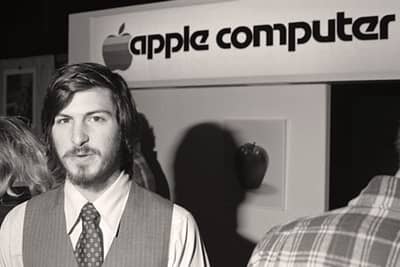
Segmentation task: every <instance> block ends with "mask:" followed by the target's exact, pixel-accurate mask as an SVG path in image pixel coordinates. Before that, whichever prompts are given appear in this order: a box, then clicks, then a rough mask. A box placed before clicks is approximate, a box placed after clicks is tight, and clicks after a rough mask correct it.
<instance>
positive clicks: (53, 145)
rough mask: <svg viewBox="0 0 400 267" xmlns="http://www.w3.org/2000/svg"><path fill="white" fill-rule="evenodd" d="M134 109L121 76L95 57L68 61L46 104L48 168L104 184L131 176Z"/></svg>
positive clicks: (82, 182) (55, 79) (44, 124)
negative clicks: (89, 60) (91, 60)
mask: <svg viewBox="0 0 400 267" xmlns="http://www.w3.org/2000/svg"><path fill="white" fill-rule="evenodd" d="M136 127H137V125H136V109H135V106H134V103H133V99H132V96H131V93H130V91H129V88H128V86H127V84H126V82H125V81H124V80H123V78H122V77H121V76H120V75H119V74H117V73H114V72H112V71H111V70H110V69H108V68H107V67H105V66H103V65H100V64H96V63H81V64H72V65H67V66H64V67H62V68H60V69H59V70H57V71H56V73H55V75H54V76H53V79H52V80H51V82H50V84H49V86H48V88H47V94H46V97H45V100H44V105H43V110H42V128H43V129H42V130H43V134H44V140H45V142H46V144H47V145H48V147H47V149H48V158H49V168H50V170H51V171H52V172H53V173H54V175H55V176H56V178H57V179H58V180H62V179H64V178H65V177H68V179H70V181H71V182H72V183H74V184H77V185H79V186H82V187H90V188H92V187H95V186H98V185H103V184H104V183H105V182H106V181H107V180H108V178H109V177H111V176H113V175H115V174H117V173H119V172H120V171H122V170H124V171H125V172H126V173H128V174H129V175H130V177H133V175H132V172H133V155H134V154H133V153H134V145H135V143H136V141H137V140H136V139H137V138H136V135H137V130H136Z"/></svg>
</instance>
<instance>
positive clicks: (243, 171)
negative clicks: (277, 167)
mask: <svg viewBox="0 0 400 267" xmlns="http://www.w3.org/2000/svg"><path fill="white" fill-rule="evenodd" d="M268 163H269V159H268V154H267V151H266V150H265V149H264V148H263V147H262V146H259V145H257V144H256V142H253V143H245V144H243V145H241V146H240V147H239V148H238V150H237V152H236V164H237V168H238V173H239V180H240V183H241V184H242V186H243V187H244V188H246V189H257V188H259V187H260V186H261V183H262V181H263V179H264V176H265V174H266V171H267V168H268Z"/></svg>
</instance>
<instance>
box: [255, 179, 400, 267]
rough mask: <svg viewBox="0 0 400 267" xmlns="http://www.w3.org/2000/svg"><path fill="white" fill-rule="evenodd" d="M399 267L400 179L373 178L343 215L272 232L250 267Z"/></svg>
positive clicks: (329, 215) (336, 213) (327, 215)
mask: <svg viewBox="0 0 400 267" xmlns="http://www.w3.org/2000/svg"><path fill="white" fill-rule="evenodd" d="M269 266H274V267H278V266H296V267H297V266H308V267H312V266H335V267H339V266H360V267H361V266H365V267H373V266H375V267H378V266H379V267H382V266H387V267H394V266H400V179H399V178H396V177H391V176H377V177H374V178H373V179H372V180H371V181H370V183H369V184H368V186H367V187H366V188H365V189H364V190H363V191H362V192H361V194H360V195H359V196H358V197H356V198H355V199H353V200H352V201H350V202H349V205H348V206H346V207H345V208H342V209H337V210H332V211H330V212H326V213H325V214H323V215H321V216H315V217H309V218H302V219H298V220H296V221H293V222H291V223H288V224H285V225H280V226H276V227H273V228H272V229H271V230H270V231H268V232H267V233H266V235H265V236H264V237H263V239H262V240H261V241H260V242H259V243H258V244H257V246H256V248H255V249H254V251H253V254H252V256H251V258H250V261H249V263H248V267H269Z"/></svg>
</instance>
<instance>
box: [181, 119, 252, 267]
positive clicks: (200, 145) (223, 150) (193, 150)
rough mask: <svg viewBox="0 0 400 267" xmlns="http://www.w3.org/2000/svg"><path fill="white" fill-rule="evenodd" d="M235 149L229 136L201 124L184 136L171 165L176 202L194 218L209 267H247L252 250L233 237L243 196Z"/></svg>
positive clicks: (248, 241) (214, 126)
mask: <svg viewBox="0 0 400 267" xmlns="http://www.w3.org/2000/svg"><path fill="white" fill-rule="evenodd" d="M237 148H238V146H237V144H236V142H235V140H234V139H233V136H232V135H231V133H230V132H227V131H226V130H224V129H222V128H221V127H220V126H218V125H217V124H213V123H203V124H199V125H196V126H194V127H193V128H191V129H189V130H188V131H187V132H186V135H185V136H184V137H183V139H182V142H181V143H180V145H179V146H178V149H177V153H176V157H175V161H174V174H175V175H174V177H175V197H176V203H177V204H179V205H181V206H183V207H185V208H186V209H188V210H189V211H190V212H191V213H192V214H193V216H194V217H195V219H196V221H197V223H198V225H199V228H200V232H201V235H202V238H203V240H204V243H205V245H206V249H207V253H208V256H209V259H210V264H211V266H214V267H226V266H230V267H236V266H237V267H243V266H246V264H247V262H248V260H249V257H250V255H251V252H252V250H253V248H254V246H255V244H254V243H253V242H251V241H250V240H248V239H246V238H244V237H243V236H241V235H239V234H238V233H237V210H238V206H239V204H240V203H241V202H242V201H243V199H244V195H245V192H244V190H243V189H242V187H241V186H240V184H239V180H238V173H237V171H236V169H235V164H234V163H235V152H236V150H237Z"/></svg>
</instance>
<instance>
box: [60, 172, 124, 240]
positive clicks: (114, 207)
mask: <svg viewBox="0 0 400 267" xmlns="http://www.w3.org/2000/svg"><path fill="white" fill-rule="evenodd" d="M130 186H131V181H130V180H129V175H127V174H125V173H124V172H123V171H122V172H121V174H120V175H119V177H118V178H117V179H116V181H115V182H114V183H113V184H112V185H111V186H109V187H108V188H107V189H106V190H105V191H104V192H103V193H102V194H101V195H100V196H99V197H98V198H97V199H96V200H95V201H94V202H93V205H94V206H95V208H96V209H97V211H98V212H99V213H100V216H101V221H102V222H103V225H104V226H105V227H107V228H108V230H109V231H111V232H112V233H116V232H117V230H118V225H119V221H120V219H121V216H122V213H123V210H124V203H125V202H126V200H127V198H128V195H129V190H130ZM64 192H65V196H64V197H65V201H64V211H65V219H66V227H67V233H69V232H70V231H71V230H73V228H74V227H75V225H76V223H77V221H78V219H79V218H78V217H79V214H80V211H81V209H82V207H83V205H85V204H86V203H87V202H88V200H87V199H86V198H85V197H84V196H83V195H82V194H81V193H80V192H79V191H78V189H77V188H76V186H75V185H73V184H72V183H71V182H70V181H69V180H68V179H66V181H65V187H64Z"/></svg>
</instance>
